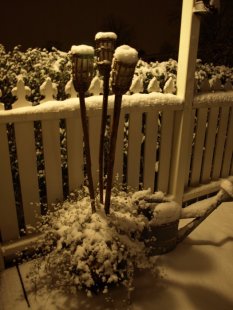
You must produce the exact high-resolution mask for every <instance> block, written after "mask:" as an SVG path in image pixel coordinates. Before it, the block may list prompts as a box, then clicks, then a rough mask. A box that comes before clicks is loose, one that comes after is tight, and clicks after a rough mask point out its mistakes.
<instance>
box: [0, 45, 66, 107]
mask: <svg viewBox="0 0 233 310" xmlns="http://www.w3.org/2000/svg"><path fill="white" fill-rule="evenodd" d="M70 72H71V63H70V59H69V55H68V54H67V53H65V52H61V51H59V50H57V49H55V48H54V49H53V50H52V51H51V52H48V51H47V50H46V49H39V48H34V49H31V48H29V49H27V50H26V51H25V52H22V51H21V50H20V46H16V47H15V48H14V49H13V50H12V51H9V52H6V51H5V49H4V47H3V46H2V45H0V89H1V91H2V98H1V102H4V103H5V104H6V105H7V108H9V106H10V105H11V104H12V103H13V102H14V101H15V98H14V96H13V95H12V93H11V91H12V89H13V88H14V87H15V85H16V82H17V76H19V75H21V76H22V77H23V80H24V83H25V85H27V86H28V87H29V88H30V89H31V90H32V93H31V95H30V96H29V98H28V99H29V101H31V102H33V104H37V103H38V102H39V101H40V99H41V94H40V85H41V84H42V83H43V82H44V81H45V80H46V78H47V77H50V78H51V80H52V82H54V83H55V84H56V85H57V87H58V95H57V99H58V100H63V99H65V98H66V97H67V96H66V95H65V92H64V88H65V85H66V83H67V82H68V81H69V79H70Z"/></svg>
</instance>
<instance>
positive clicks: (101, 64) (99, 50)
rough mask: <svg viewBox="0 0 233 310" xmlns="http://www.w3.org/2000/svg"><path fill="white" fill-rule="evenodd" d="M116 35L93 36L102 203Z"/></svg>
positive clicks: (102, 33) (99, 34) (100, 34)
mask: <svg viewBox="0 0 233 310" xmlns="http://www.w3.org/2000/svg"><path fill="white" fill-rule="evenodd" d="M116 39H117V35H116V34H115V33H114V32H98V33H97V34H96V36H95V52H96V56H97V65H98V70H99V73H100V75H101V76H103V81H104V83H103V105H102V120H101V131H100V145H99V192H100V203H103V190H104V180H103V179H104V167H103V163H104V135H105V129H106V123H107V110H108V95H109V77H110V71H111V64H112V57H113V53H114V49H115V41H116Z"/></svg>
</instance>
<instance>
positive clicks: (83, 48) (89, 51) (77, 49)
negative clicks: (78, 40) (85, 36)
mask: <svg viewBox="0 0 233 310" xmlns="http://www.w3.org/2000/svg"><path fill="white" fill-rule="evenodd" d="M70 51H71V54H78V55H93V56H94V48H93V47H92V46H90V45H85V44H81V45H72V46H71V50H70Z"/></svg>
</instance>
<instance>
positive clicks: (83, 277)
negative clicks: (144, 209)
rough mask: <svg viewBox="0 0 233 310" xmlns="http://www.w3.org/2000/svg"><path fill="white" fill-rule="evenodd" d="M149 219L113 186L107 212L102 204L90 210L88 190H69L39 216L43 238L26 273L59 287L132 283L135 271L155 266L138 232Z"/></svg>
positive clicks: (97, 287) (92, 289)
mask: <svg viewBox="0 0 233 310" xmlns="http://www.w3.org/2000/svg"><path fill="white" fill-rule="evenodd" d="M147 222H148V221H147V218H146V217H145V216H144V215H143V214H140V213H139V212H138V209H137V208H136V207H135V204H134V203H133V200H132V192H129V193H126V192H121V191H119V190H116V189H113V195H112V207H111V213H110V215H108V216H106V215H105V213H104V209H103V206H102V205H99V206H98V207H97V212H96V213H92V212H91V207H90V199H89V196H88V191H87V189H85V188H83V189H82V190H80V191H78V192H77V193H76V194H72V195H71V196H70V197H69V199H68V200H67V201H65V202H64V203H62V204H61V205H57V206H56V207H55V210H54V211H53V212H49V213H48V214H47V215H45V216H43V217H42V222H41V225H40V226H39V231H40V232H41V233H42V237H41V239H40V240H39V242H38V244H37V245H36V252H37V253H40V254H38V256H37V258H38V257H39V259H37V260H35V264H34V265H33V268H32V271H31V274H30V277H31V279H32V280H33V281H34V282H35V283H38V282H39V283H40V285H46V286H49V287H55V288H60V289H71V291H72V290H75V291H76V289H78V290H85V291H86V292H87V294H88V295H91V294H92V293H93V292H94V293H98V292H103V293H106V292H107V291H108V289H109V287H111V286H112V285H118V284H122V285H125V286H126V287H127V288H128V289H129V290H131V289H132V286H133V276H134V270H135V268H137V269H145V268H149V269H150V270H153V271H155V272H156V271H157V270H156V258H155V257H150V256H149V255H148V252H147V249H146V247H145V244H144V242H143V241H141V239H140V236H141V233H142V231H143V229H144V228H145V226H146V225H147Z"/></svg>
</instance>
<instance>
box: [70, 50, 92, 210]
mask: <svg viewBox="0 0 233 310" xmlns="http://www.w3.org/2000/svg"><path fill="white" fill-rule="evenodd" d="M71 55H72V76H73V84H74V88H75V90H76V91H77V92H78V94H79V101H80V113H81V121H82V128H83V139H84V150H85V155H86V164H87V178H88V189H89V194H90V199H91V209H92V212H93V213H94V212H96V208H95V191H94V185H93V178H92V170H91V153H90V143H89V133H88V127H87V113H86V105H85V92H86V91H87V90H88V88H89V86H90V83H91V80H92V77H93V71H94V48H93V47H91V46H88V45H78V46H72V48H71Z"/></svg>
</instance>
